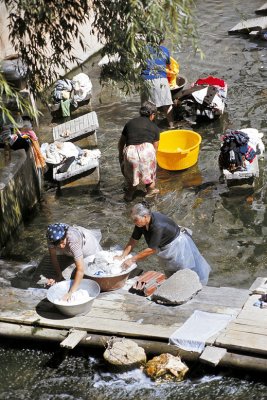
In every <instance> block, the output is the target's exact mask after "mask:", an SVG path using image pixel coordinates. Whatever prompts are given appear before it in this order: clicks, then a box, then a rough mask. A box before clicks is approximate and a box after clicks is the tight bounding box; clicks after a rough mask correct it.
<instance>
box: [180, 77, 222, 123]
mask: <svg viewBox="0 0 267 400" xmlns="http://www.w3.org/2000/svg"><path fill="white" fill-rule="evenodd" d="M226 98H227V83H226V82H225V81H224V80H223V79H220V78H216V77H214V76H208V77H206V78H199V79H198V80H197V81H196V82H194V83H193V84H192V85H191V87H190V88H189V89H185V90H181V91H180V92H178V93H177V94H176V95H175V97H174V106H175V107H174V112H175V119H177V120H179V119H185V120H187V121H189V122H190V123H196V120H197V119H198V118H200V117H202V118H203V117H204V118H208V119H211V120H212V119H215V118H218V117H220V116H221V115H222V114H223V112H224V108H225V105H226Z"/></svg>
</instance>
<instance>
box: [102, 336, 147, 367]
mask: <svg viewBox="0 0 267 400" xmlns="http://www.w3.org/2000/svg"><path fill="white" fill-rule="evenodd" d="M104 358H105V360H106V361H108V362H109V363H110V364H112V365H116V366H118V367H119V366H124V367H133V368H134V367H138V366H140V365H144V364H145V363H146V353H145V351H144V349H143V348H142V347H140V346H138V345H137V344H136V343H135V342H134V341H133V340H130V339H124V338H122V339H120V338H112V339H110V340H109V342H108V346H107V349H106V350H105V352H104Z"/></svg>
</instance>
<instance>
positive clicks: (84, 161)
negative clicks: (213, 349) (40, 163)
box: [41, 141, 101, 174]
mask: <svg viewBox="0 0 267 400" xmlns="http://www.w3.org/2000/svg"><path fill="white" fill-rule="evenodd" d="M41 151H42V154H43V156H44V158H45V161H46V162H47V163H48V164H51V165H53V166H54V167H57V170H56V173H57V174H60V173H65V172H67V171H71V170H74V169H76V168H77V166H78V167H79V166H85V165H88V166H90V165H92V168H93V167H95V166H96V163H98V159H99V158H100V157H101V152H100V150H99V149H94V150H88V149H81V148H80V147H78V146H76V145H75V144H73V143H72V142H57V141H56V142H53V143H50V144H48V143H43V144H42V146H41Z"/></svg>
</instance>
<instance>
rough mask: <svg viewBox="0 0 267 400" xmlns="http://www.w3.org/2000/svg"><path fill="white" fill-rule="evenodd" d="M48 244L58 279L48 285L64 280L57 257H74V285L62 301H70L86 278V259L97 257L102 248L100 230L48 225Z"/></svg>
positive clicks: (61, 224) (50, 281)
mask: <svg viewBox="0 0 267 400" xmlns="http://www.w3.org/2000/svg"><path fill="white" fill-rule="evenodd" d="M46 237H47V243H48V249H49V254H50V258H51V262H52V265H53V267H54V269H55V273H56V279H55V280H54V279H49V280H48V282H47V284H48V285H53V284H54V283H55V282H59V281H62V280H64V278H63V275H62V271H61V268H60V265H59V261H58V258H57V255H59V254H61V255H66V256H70V257H73V259H74V263H75V266H76V270H75V276H74V281H73V284H72V286H71V288H70V290H69V292H68V293H66V294H65V295H64V297H63V299H62V300H65V301H68V300H69V299H70V298H71V295H72V293H73V292H75V291H76V290H77V289H78V287H79V285H80V282H81V280H82V279H83V276H84V258H85V257H88V256H91V255H95V254H96V253H97V252H98V251H101V250H102V248H101V246H100V244H99V242H100V240H101V232H100V230H89V229H86V228H83V227H82V226H70V225H67V224H64V223H55V224H51V225H48V227H47V232H46Z"/></svg>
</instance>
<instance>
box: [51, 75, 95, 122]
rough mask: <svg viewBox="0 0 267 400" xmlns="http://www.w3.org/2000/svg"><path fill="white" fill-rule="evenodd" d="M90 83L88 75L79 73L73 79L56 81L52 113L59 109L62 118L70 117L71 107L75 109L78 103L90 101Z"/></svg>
mask: <svg viewBox="0 0 267 400" xmlns="http://www.w3.org/2000/svg"><path fill="white" fill-rule="evenodd" d="M91 91H92V82H91V80H90V78H89V76H88V75H86V74H84V73H83V72H81V73H80V74H78V75H75V76H74V77H73V79H59V80H57V81H56V83H55V86H54V91H53V94H52V101H53V107H52V110H53V111H57V110H58V109H61V113H62V116H64V117H68V116H70V111H71V107H74V108H77V107H78V106H79V103H80V102H82V101H84V100H87V99H90V98H91V96H92V94H91Z"/></svg>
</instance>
